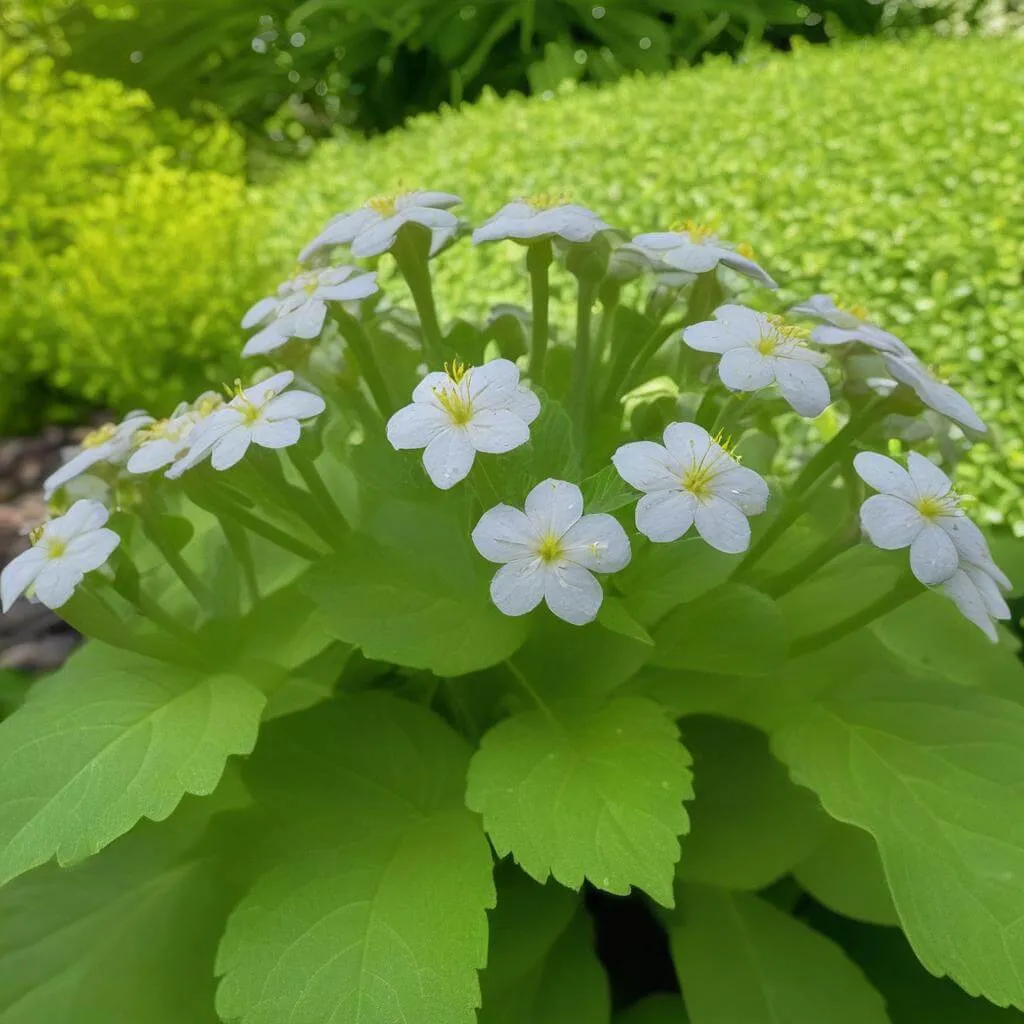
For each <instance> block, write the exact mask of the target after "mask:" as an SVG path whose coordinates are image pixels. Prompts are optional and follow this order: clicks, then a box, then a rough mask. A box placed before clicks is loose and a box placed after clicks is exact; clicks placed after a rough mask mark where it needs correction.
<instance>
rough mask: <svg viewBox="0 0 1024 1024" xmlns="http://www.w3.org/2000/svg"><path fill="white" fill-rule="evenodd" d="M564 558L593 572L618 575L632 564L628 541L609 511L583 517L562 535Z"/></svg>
mask: <svg viewBox="0 0 1024 1024" xmlns="http://www.w3.org/2000/svg"><path fill="white" fill-rule="evenodd" d="M562 549H563V552H564V557H565V558H566V559H567V560H568V561H570V562H574V563H575V564H576V565H581V566H583V568H584V569H590V570H591V571H593V572H618V571H619V570H620V569H625V568H626V566H627V565H629V559H630V550H629V538H628V537H627V536H626V531H625V530H624V529H623V528H622V526H621V524H620V523H619V521H618V520H617V519H616V518H615V517H614V516H610V515H608V514H607V513H606V512H597V513H595V514H593V515H589V516H584V517H583V518H582V519H580V520H579V522H577V523H575V524H574V525H573V526H570V527H569V529H568V530H566V532H565V533H564V534H563V536H562Z"/></svg>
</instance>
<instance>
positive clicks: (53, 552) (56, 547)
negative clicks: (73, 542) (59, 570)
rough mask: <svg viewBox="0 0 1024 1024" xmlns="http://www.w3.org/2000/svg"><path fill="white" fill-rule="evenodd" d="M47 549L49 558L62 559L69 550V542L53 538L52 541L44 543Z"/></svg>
mask: <svg viewBox="0 0 1024 1024" xmlns="http://www.w3.org/2000/svg"><path fill="white" fill-rule="evenodd" d="M43 544H44V546H45V548H46V557H47V558H60V557H61V555H63V554H64V552H65V551H67V549H68V542H67V541H66V540H61V539H60V538H59V537H52V538H51V539H50V540H45V541H43Z"/></svg>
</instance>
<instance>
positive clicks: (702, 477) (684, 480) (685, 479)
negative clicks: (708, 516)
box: [680, 463, 715, 499]
mask: <svg viewBox="0 0 1024 1024" xmlns="http://www.w3.org/2000/svg"><path fill="white" fill-rule="evenodd" d="M714 478H715V472H714V469H713V467H712V466H706V465H704V464H703V463H698V464H697V465H696V466H690V467H689V468H688V469H686V470H685V471H684V473H683V475H682V476H681V477H680V483H681V484H682V485H683V490H684V491H689V492H690V493H691V494H692V495H693V496H694V497H695V498H701V499H703V498H708V497H710V496H711V481H712V480H713V479H714Z"/></svg>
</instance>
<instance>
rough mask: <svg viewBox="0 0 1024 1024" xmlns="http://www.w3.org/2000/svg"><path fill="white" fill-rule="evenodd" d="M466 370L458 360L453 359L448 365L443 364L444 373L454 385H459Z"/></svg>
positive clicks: (464, 365) (466, 367)
mask: <svg viewBox="0 0 1024 1024" xmlns="http://www.w3.org/2000/svg"><path fill="white" fill-rule="evenodd" d="M468 369H469V367H468V366H466V364H465V363H462V362H459V360H458V359H453V360H452V361H451V362H450V363H445V364H444V372H445V373H447V374H448V376H449V377H451V379H452V380H453V381H455V383H456V384H459V383H461V381H462V378H463V377H465V376H466V370H468Z"/></svg>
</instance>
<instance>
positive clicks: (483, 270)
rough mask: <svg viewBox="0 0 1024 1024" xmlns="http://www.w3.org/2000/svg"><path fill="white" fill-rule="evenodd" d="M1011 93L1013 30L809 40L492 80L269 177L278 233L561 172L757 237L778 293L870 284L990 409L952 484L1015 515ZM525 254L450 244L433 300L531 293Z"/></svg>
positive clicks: (1018, 79)
mask: <svg viewBox="0 0 1024 1024" xmlns="http://www.w3.org/2000/svg"><path fill="white" fill-rule="evenodd" d="M1022 95H1024V43H1022V42H1021V41H1013V40H984V39H972V40H961V41H956V42H944V41H930V42H921V43H918V44H915V45H911V46H900V45H897V44H878V43H875V44H866V43H865V44H856V45H850V46H847V47H845V48H839V49H831V50H830V49H826V48H821V47H815V48H810V47H807V48H803V49H802V50H800V51H798V52H797V53H795V54H793V55H790V56H780V57H771V58H766V59H759V60H752V61H751V62H750V63H747V64H744V65H735V64H730V63H725V62H721V63H713V64H709V65H705V66H704V67H703V68H701V69H699V70H691V71H683V72H680V73H676V74H672V75H669V76H667V77H664V78H661V79H654V80H652V79H649V78H648V79H642V78H636V79H631V80H628V81H624V82H621V83H619V84H617V85H614V86H610V87H607V88H605V89H602V90H590V89H575V90H570V91H568V92H566V93H564V94H561V95H559V96H557V97H556V98H553V99H550V100H547V101H545V100H542V99H533V100H524V99H521V98H506V99H503V100H496V99H487V100H484V101H483V102H481V103H479V104H478V105H477V106H475V107H473V108H472V109H468V110H463V111H462V112H459V113H452V112H447V113H445V114H442V115H441V116H439V117H423V118H420V119H417V120H416V121H414V122H413V123H412V124H410V126H409V127H408V128H407V129H406V130H403V131H400V132H395V133H392V134H390V135H387V136H384V137H381V138H378V139H375V140H372V141H370V142H369V143H366V144H357V145H353V144H348V145H338V144H325V145H323V146H322V147H321V148H320V150H319V151H318V153H317V154H316V155H315V156H314V157H313V159H312V160H311V162H310V163H308V164H307V165H306V166H304V167H302V168H301V170H299V171H298V172H296V173H295V175H294V176H293V177H292V178H290V179H289V180H287V181H286V182H284V183H283V185H282V188H281V196H282V199H281V200H280V201H279V203H278V208H279V209H280V210H281V212H282V214H283V216H282V218H281V227H280V229H279V231H278V239H279V241H283V240H284V239H285V238H288V237H290V238H292V239H293V240H294V242H295V243H297V242H298V241H299V240H300V239H301V238H303V237H304V236H305V235H306V234H309V233H310V232H311V231H312V230H314V229H317V228H318V227H319V226H320V223H321V222H322V221H323V220H324V219H326V217H327V216H328V215H329V214H330V213H331V212H332V211H334V210H337V209H344V208H346V207H349V206H352V205H354V204H356V203H358V202H359V201H360V200H361V199H362V198H363V197H364V196H368V195H371V194H374V193H377V192H382V191H390V190H393V189H397V188H400V187H401V186H403V185H404V186H405V187H409V188H417V187H425V188H436V189H445V190H451V191H455V192H458V193H459V194H461V195H463V196H464V197H465V199H466V206H465V213H466V215H467V216H468V217H469V218H470V219H471V220H473V221H476V222H479V221H480V219H482V218H483V217H484V216H485V215H487V214H488V213H490V212H492V211H493V210H494V209H495V208H496V207H497V206H498V205H499V204H500V203H501V202H503V201H505V200H506V199H507V198H509V197H510V196H513V195H516V194H521V193H523V192H526V193H530V192H535V191H536V192H539V191H549V190H551V189H557V188H566V189H569V190H570V191H571V192H572V195H573V198H574V199H575V200H576V201H578V202H581V203H584V204H587V205H590V206H592V207H593V208H594V209H596V210H598V211H599V212H600V213H601V214H602V216H604V217H605V218H606V219H608V220H609V221H611V222H613V223H616V224H617V225H619V226H621V227H623V228H625V229H627V230H630V231H636V230H641V229H645V230H651V229H655V228H664V227H667V226H668V225H669V224H670V223H672V222H673V221H676V220H678V219H682V218H688V217H693V218H695V219H698V220H707V219H715V220H717V221H718V222H719V223H720V224H721V226H722V228H723V233H724V235H725V236H726V237H728V238H730V239H733V240H736V241H739V240H741V239H742V240H747V241H749V242H750V243H751V244H752V245H753V247H754V249H755V251H756V252H757V254H758V256H759V259H760V260H761V262H762V263H763V264H764V265H765V266H766V267H768V268H769V269H770V270H771V273H772V274H773V275H774V276H775V277H776V278H777V279H778V280H779V281H780V282H781V283H782V293H781V298H782V299H783V300H784V301H790V300H795V299H796V298H798V297H803V296H806V295H808V294H810V293H812V292H815V291H820V290H824V291H829V292H834V293H838V294H841V295H843V296H845V297H846V298H847V299H848V300H849V301H857V302H860V303H863V304H865V305H867V306H868V307H869V308H870V309H871V310H872V312H873V313H874V314H875V316H876V317H877V318H878V319H879V320H880V321H881V322H882V323H883V324H885V325H886V326H888V327H890V328H891V329H892V330H894V331H895V332H896V333H898V334H900V335H901V336H902V337H903V338H904V339H905V340H906V341H907V343H908V344H910V345H911V346H912V347H913V348H914V349H916V350H917V352H918V353H919V354H920V355H922V356H923V357H925V358H926V359H928V360H929V361H930V362H931V363H932V365H933V366H934V368H935V369H936V370H937V372H938V373H940V374H941V375H942V376H943V377H945V378H946V379H948V380H949V381H950V382H951V383H953V384H954V385H956V386H957V387H960V388H962V389H963V391H964V392H965V393H966V394H967V396H968V397H969V398H970V400H971V401H972V402H974V403H975V405H976V407H977V408H978V410H979V412H980V413H981V414H982V415H983V417H984V418H985V419H986V421H987V422H989V423H990V424H991V425H992V428H993V433H992V441H993V444H992V446H991V447H989V446H984V445H979V446H976V447H974V448H973V449H972V451H971V461H970V463H969V464H965V465H964V466H963V467H962V472H961V480H962V483H963V485H964V487H965V489H967V490H970V491H972V492H975V493H976V494H978V496H979V497H980V498H982V499H983V504H984V510H983V513H982V514H983V516H984V517H985V518H987V519H989V520H990V521H995V522H998V521H1005V520H1010V521H1012V522H1014V523H1016V524H1019V526H1020V527H1021V528H1024V429H1022V428H1024V280H1022V266H1024V259H1022V255H1024V253H1022V248H1024V242H1022V240H1024V174H1022V168H1024V127H1022V122H1021V118H1020V110H1021V107H1020V97H1021V96H1022ZM519 258H520V257H519V255H518V253H517V251H516V250H515V248H514V247H512V246H508V247H487V248H486V249H485V250H482V251H481V250H476V251H474V250H473V249H472V248H471V247H470V246H468V245H463V246H461V247H459V248H457V249H456V250H454V251H453V252H451V253H449V254H447V255H446V256H445V257H444V259H443V261H442V266H441V276H442V279H443V281H444V287H445V291H446V293H447V297H448V300H449V301H448V302H447V303H446V309H447V310H449V311H452V312H454V311H456V310H458V309H462V308H465V307H466V306H467V305H471V304H473V303H474V301H477V300H479V299H481V298H486V299H487V300H488V301H489V300H492V299H498V298H506V297H508V298H513V299H515V298H519V299H520V300H522V299H524V298H525V293H524V290H523V289H524V282H523V280H522V278H521V277H520V276H516V275H514V274H513V264H514V263H515V261H516V260H517V259H519ZM481 282H483V283H485V286H486V288H487V290H488V294H487V295H486V296H481V295H480V294H479V293H478V291H477V290H478V289H479V288H480V286H481ZM516 289H518V290H516Z"/></svg>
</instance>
